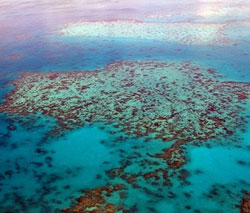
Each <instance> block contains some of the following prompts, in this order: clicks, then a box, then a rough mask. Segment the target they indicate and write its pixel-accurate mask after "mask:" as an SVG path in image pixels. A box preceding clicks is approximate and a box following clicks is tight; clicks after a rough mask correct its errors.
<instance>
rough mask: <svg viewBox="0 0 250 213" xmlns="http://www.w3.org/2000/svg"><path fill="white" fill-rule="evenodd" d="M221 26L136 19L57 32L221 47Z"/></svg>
mask: <svg viewBox="0 0 250 213" xmlns="http://www.w3.org/2000/svg"><path fill="white" fill-rule="evenodd" d="M225 26H226V25H225V24H220V23H192V22H183V23H159V22H142V21H138V20H110V21H90V22H86V21H85V22H84V21H82V22H75V23H69V24H67V25H65V26H64V27H63V28H62V29H60V30H59V32H60V33H61V34H63V35H65V36H84V37H104V38H106V37H116V38H117V37H118V38H119V37H120V38H140V39H152V40H162V41H168V42H176V43H180V44H185V45H225V44H227V43H228V42H229V39H228V38H227V37H226V36H225V34H224V30H225V29H224V28H225Z"/></svg>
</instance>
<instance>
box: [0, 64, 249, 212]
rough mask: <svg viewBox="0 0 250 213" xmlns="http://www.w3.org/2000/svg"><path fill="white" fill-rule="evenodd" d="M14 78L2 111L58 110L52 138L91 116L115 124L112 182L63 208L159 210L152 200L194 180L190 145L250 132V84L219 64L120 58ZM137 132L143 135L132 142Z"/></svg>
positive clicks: (105, 176)
mask: <svg viewBox="0 0 250 213" xmlns="http://www.w3.org/2000/svg"><path fill="white" fill-rule="evenodd" d="M12 83H13V85H14V86H15V89H13V90H12V91H11V92H10V93H9V94H8V95H7V96H6V100H5V102H4V103H3V104H2V105H0V112H3V113H7V114H9V115H12V116H19V115H22V116H27V117H28V116H29V115H32V114H43V115H46V116H50V117H53V118H54V119H55V120H56V121H57V125H55V126H54V128H53V130H52V131H51V132H50V133H49V134H50V136H51V137H56V136H58V135H60V134H62V133H63V132H65V131H68V130H71V129H75V128H78V127H82V126H88V125H91V124H93V123H99V124H101V125H103V126H104V128H105V127H106V126H112V128H109V129H108V131H109V133H110V134H112V135H113V136H114V141H111V140H110V141H108V140H107V141H106V140H104V141H103V144H106V145H108V146H109V145H112V146H117V147H119V154H120V157H121V159H122V160H121V161H120V162H119V165H120V166H118V167H116V168H112V169H109V170H106V171H105V174H100V177H102V179H103V180H105V182H106V183H107V184H106V185H104V186H103V187H99V188H96V189H88V190H84V191H83V195H82V196H81V197H80V198H79V199H77V200H76V203H73V204H72V207H71V208H69V209H64V212H91V211H92V212H119V211H124V212H126V211H128V212H136V211H137V209H139V210H140V209H142V207H141V206H143V208H148V210H149V211H153V210H152V209H153V206H154V205H156V206H157V204H156V203H149V202H148V201H147V199H150V198H153V197H154V198H158V199H161V200H164V199H165V198H166V196H167V199H169V200H171V199H174V198H175V197H176V196H178V195H176V194H175V193H174V192H173V191H174V190H172V189H174V187H177V186H179V185H188V184H189V182H188V180H187V177H188V176H190V173H189V171H188V170H185V169H184V168H183V165H184V164H185V163H186V161H187V160H188V159H187V157H186V156H185V154H186V145H187V144H189V145H195V146H200V145H202V144H203V143H204V144H206V145H207V146H209V145H210V144H209V141H210V140H212V139H216V140H219V139H224V138H227V139H228V141H230V142H232V141H236V138H237V137H238V135H240V134H238V133H240V131H241V132H244V131H246V129H245V128H246V122H247V121H246V115H245V114H244V113H245V109H247V108H249V99H250V84H249V83H243V82H232V81H222V80H221V76H219V75H218V74H217V72H216V70H214V69H212V68H207V67H203V66H201V65H199V64H195V63H192V62H189V61H187V62H178V61H172V62H162V61H120V62H115V63H112V64H110V65H108V66H106V67H105V68H104V69H101V70H96V71H77V72H64V73H24V74H22V75H21V77H20V78H19V79H16V80H14V81H13V82H12ZM116 135H117V136H116ZM135 138H136V139H139V140H141V139H142V140H143V142H140V141H139V142H133V143H131V142H129V140H133V139H135ZM230 139H231V140H230ZM126 143H127V144H130V145H129V146H131V147H130V148H131V150H130V152H126V151H125V150H126V149H127V147H126V146H125V145H126ZM145 144H147V145H145ZM177 182H178V183H177ZM136 194H138V195H136ZM142 194H143V195H142ZM183 194H184V195H183V196H184V197H186V198H187V199H188V198H189V197H190V196H192V195H191V194H189V193H188V192H183ZM145 195H146V197H147V198H145V200H144V201H141V202H140V203H138V199H140V200H141V197H143V196H145ZM128 197H130V199H127V198H128ZM131 197H132V198H131ZM142 200H143V199H142ZM187 203H188V202H187ZM140 205H141V206H140ZM145 206H146V207H145ZM178 208H182V209H181V210H182V211H184V210H185V209H186V210H187V209H190V208H191V207H190V206H189V205H187V206H182V207H178ZM104 209H105V210H104ZM127 209H130V210H127ZM131 209H132V210H131ZM194 210H197V209H194Z"/></svg>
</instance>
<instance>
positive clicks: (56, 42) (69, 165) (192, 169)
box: [0, 0, 250, 213]
mask: <svg viewBox="0 0 250 213" xmlns="http://www.w3.org/2000/svg"><path fill="white" fill-rule="evenodd" d="M202 5H203V6H204V5H206V7H204V8H203V7H202ZM225 6H226V7H225ZM224 7H225V8H228V10H226V12H225V13H224V10H222V8H224ZM209 8H210V9H209ZM248 8H249V5H248V4H247V2H246V1H239V2H238V3H234V2H232V1H226V0H225V1H220V2H217V1H211V2H210V1H208V2H205V3H204V1H198V0H195V1H194V0H190V1H186V2H185V3H172V2H171V1H159V2H158V1H157V3H155V2H153V1H146V3H145V2H142V1H138V2H137V3H136V4H133V2H131V1H126V2H125V1H117V2H116V3H115V2H113V1H107V2H102V1H92V2H91V3H90V2H88V1H74V2H70V3H69V2H68V1H62V2H58V1H55V2H53V3H50V2H47V1H44V2H40V3H39V4H37V3H36V2H35V1H25V2H22V1H21V2H17V1H14V0H12V1H8V2H7V1H2V2H0V38H1V43H0V72H1V73H0V103H4V102H5V101H6V99H5V97H6V95H7V94H9V93H10V92H11V90H13V88H14V86H13V85H12V84H11V82H12V80H14V79H18V78H20V74H21V73H23V72H27V73H33V72H39V73H45V72H74V71H78V70H90V71H94V70H96V69H102V68H103V67H105V66H106V65H108V64H110V63H113V62H117V61H123V60H125V61H126V60H134V61H136V60H140V61H144V60H161V61H180V62H183V61H192V62H195V63H198V64H200V65H201V66H205V67H210V68H214V69H216V70H217V73H218V74H219V75H221V76H220V80H221V81H228V80H229V81H235V82H247V83H250V40H249V37H248V35H249V34H250V30H249V26H248V25H247V24H248V23H249V13H248V12H246V11H247V9H248ZM236 9H237V10H236ZM217 10H219V11H220V12H221V14H220V13H219V14H217V13H215V12H216V11H217ZM249 10H250V8H249ZM211 11H212V12H213V13H212V12H211ZM228 11H229V12H228ZM235 11H238V12H239V11H242V15H241V16H239V15H238V13H237V14H236V12H235ZM198 12H199V13H198ZM208 12H210V13H212V15H210V16H205V15H204V16H203V15H201V14H209V13H208ZM157 15H158V16H157ZM115 18H117V19H124V20H127V19H136V20H141V21H145V22H147V21H149V22H150V21H155V22H163V23H170V22H171V23H183V22H184V23H185V22H187V23H190V22H191V23H192V22H194V23H196V22H201V23H204V22H206V23H210V22H213V23H224V24H225V23H229V22H232V23H235V22H236V25H237V21H239V25H238V26H237V27H236V26H235V25H233V24H232V23H229V24H232V26H231V25H230V26H231V28H230V27H229V28H228V29H227V31H226V32H224V33H225V34H227V35H228V37H230V38H232V39H233V40H234V42H233V43H232V44H229V45H207V44H205V45H184V44H180V43H178V42H168V41H157V40H150V39H140V38H136V37H135V38H113V37H81V36H75V37H74V36H72V37H63V36H60V35H59V34H58V33H57V30H58V29H60V28H61V27H62V26H64V24H67V23H71V22H74V21H82V20H84V21H91V20H100V21H103V20H107V19H115ZM242 20H243V21H244V24H246V26H245V25H244V24H242V23H241V22H240V21H242ZM177 33H178V32H177ZM235 43H237V44H235ZM37 92H39V91H37ZM246 92H249V91H246ZM248 102H249V101H248ZM152 104H153V103H152ZM248 106H249V103H246V105H245V108H246V109H249V108H248ZM249 116H250V113H249V111H247V110H246V112H245V114H244V117H245V123H244V128H245V129H246V131H245V132H244V133H243V132H240V131H239V130H235V133H238V137H237V138H236V139H235V140H232V139H231V138H230V139H228V138H226V137H225V138H219V139H218V140H217V139H213V140H211V141H209V142H203V141H202V142H201V143H200V144H201V145H200V146H196V145H194V144H188V145H187V146H185V148H184V153H185V157H186V159H187V160H186V163H185V164H184V165H183V167H181V168H180V169H177V170H175V169H172V168H170V167H169V166H168V165H167V164H166V161H165V160H163V159H157V160H156V159H155V158H152V156H151V157H150V155H148V153H150V154H151V155H156V154H159V153H161V152H162V150H163V149H167V148H169V147H171V146H172V144H174V142H175V141H170V142H166V143H163V142H162V141H161V139H158V140H156V139H152V140H150V142H148V141H147V140H146V139H145V138H143V137H142V138H140V137H134V136H133V137H132V136H131V137H129V136H127V135H125V133H124V132H119V133H118V135H117V134H113V133H112V131H115V130H116V129H115V128H114V126H112V124H107V123H105V122H103V123H102V122H100V123H92V124H91V125H83V126H78V127H76V128H75V129H72V130H67V131H65V132H62V134H60V135H53V134H51V131H52V130H53V127H54V126H57V125H58V124H57V121H56V120H55V119H54V118H53V117H49V116H44V115H40V114H30V115H27V116H25V115H17V114H8V113H4V112H2V113H0V165H1V166H0V213H5V212H6V213H7V212H18V213H19V212H20V213H22V212H23V213H29V212H31V213H33V212H34V213H36V212H61V211H62V209H64V208H69V207H70V206H74V205H75V204H76V199H77V198H79V197H80V196H82V194H83V193H82V190H84V189H95V188H98V187H104V186H109V185H114V184H125V185H126V190H125V193H124V194H125V195H124V196H123V197H122V196H120V197H119V196H118V194H115V195H114V196H113V195H112V196H111V197H110V198H106V199H109V200H108V201H107V203H108V202H110V203H114V204H116V205H122V206H124V207H125V208H126V209H130V210H128V212H143V213H144V212H145V213H147V212H159V213H166V212H169V213H172V212H173V213H175V212H176V213H179V212H196V213H197V212H202V213H203V212H204V213H206V212H216V213H217V212H223V213H224V212H225V213H231V212H232V213H236V212H240V205H241V202H242V198H243V197H244V196H245V192H247V191H248V192H249V191H250V126H249V122H248V120H249ZM238 131H239V132H238ZM119 136H120V138H121V139H120V140H117V138H118V137H119ZM203 144H204V145H203ZM127 161H130V163H128V162H127ZM150 162H151V164H150ZM154 163H155V164H154ZM120 167H124V168H125V169H124V170H125V173H127V174H135V173H136V174H142V173H143V174H144V173H146V172H150V171H152V170H157V169H160V168H164V169H166V170H168V172H169V173H168V175H169V179H170V180H169V181H170V182H171V184H164V178H163V177H160V178H159V179H156V180H155V181H152V182H153V184H151V182H150V181H151V180H146V179H143V178H142V176H139V177H137V180H136V181H137V182H136V183H137V184H138V185H140V187H136V186H133V185H132V184H128V183H126V181H124V179H121V178H118V177H112V175H110V174H109V171H110V170H112V169H114V168H120ZM182 170H184V173H185V172H186V171H187V174H186V177H185V178H183V179H181V178H178V176H179V172H181V171H182ZM182 172H183V171H182ZM132 207H134V208H132ZM79 212H81V211H79ZM87 212H88V211H87ZM103 212H104V211H103ZM117 212H118V211H117Z"/></svg>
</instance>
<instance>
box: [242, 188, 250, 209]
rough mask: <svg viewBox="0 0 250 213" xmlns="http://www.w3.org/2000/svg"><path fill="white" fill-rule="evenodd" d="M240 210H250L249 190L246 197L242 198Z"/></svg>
mask: <svg viewBox="0 0 250 213" xmlns="http://www.w3.org/2000/svg"><path fill="white" fill-rule="evenodd" d="M240 210H241V213H249V212H250V192H247V193H246V197H245V198H244V199H242V203H241V207H240Z"/></svg>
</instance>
